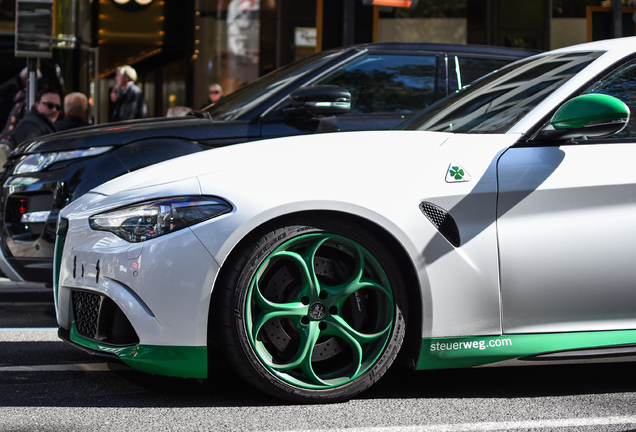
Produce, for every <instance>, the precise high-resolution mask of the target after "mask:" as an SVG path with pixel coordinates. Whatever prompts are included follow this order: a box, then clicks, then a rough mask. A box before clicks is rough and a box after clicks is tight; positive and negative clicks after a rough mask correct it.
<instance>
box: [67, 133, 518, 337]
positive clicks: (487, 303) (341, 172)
mask: <svg viewBox="0 0 636 432" xmlns="http://www.w3.org/2000/svg"><path fill="white" fill-rule="evenodd" d="M399 135H400V139H399V140H396V138H395V133H386V132H354V133H338V134H333V135H331V136H330V139H329V141H328V142H326V143H325V142H324V140H323V139H322V137H320V136H318V135H313V136H305V137H292V138H285V139H279V140H276V142H275V143H273V142H272V143H270V144H273V145H272V146H262V145H261V144H259V143H247V144H242V145H237V146H232V147H227V148H222V149H217V150H211V151H207V152H202V153H198V154H195V155H192V156H186V157H183V158H179V159H177V160H173V161H169V162H165V163H162V164H158V165H155V166H153V167H150V168H148V169H144V170H140V171H138V172H135V173H132V174H130V175H127V176H124V177H121V178H119V179H115V180H113V181H111V182H108V183H106V184H105V185H102V186H101V187H99V188H97V189H96V190H95V191H94V192H95V193H96V194H99V195H96V194H88V195H87V196H86V197H83V198H80V199H79V200H77V201H76V202H74V203H72V204H71V205H70V206H69V207H67V208H66V209H64V211H63V216H64V217H66V218H69V220H70V221H71V222H70V223H73V222H72V221H73V220H74V219H80V220H85V218H86V217H88V216H90V215H92V214H96V213H98V212H99V211H100V210H101V209H105V208H113V207H118V206H120V205H123V204H125V203H126V204H128V203H131V202H133V201H134V198H135V197H140V198H139V199H141V197H143V198H144V200H146V199H151V198H153V197H159V196H161V197H165V196H174V195H182V194H188V193H189V194H199V193H201V194H204V195H215V196H220V197H222V198H226V199H228V200H230V201H231V202H232V203H233V205H235V207H236V209H235V211H234V212H233V214H232V217H231V218H229V217H223V216H221V217H219V218H215V219H213V220H210V221H208V222H205V223H202V224H199V225H197V226H195V227H193V228H192V232H193V233H194V234H195V235H196V236H197V238H198V239H199V240H200V241H201V243H202V244H203V245H204V247H205V248H206V249H207V251H208V252H209V253H210V254H211V256H212V257H214V259H215V260H216V261H217V262H218V263H219V264H220V265H224V264H225V261H226V258H227V256H228V255H229V253H230V252H231V251H232V249H233V248H234V247H235V246H236V244H237V243H238V241H240V239H242V238H243V237H244V236H245V235H246V234H248V233H249V232H250V231H251V230H253V229H254V228H256V227H257V226H259V225H260V224H262V223H264V222H265V221H267V220H270V219H272V218H274V217H277V216H281V215H285V214H289V213H294V212H299V211H305V210H314V211H315V210H333V211H338V212H345V213H355V214H360V215H362V216H363V217H366V218H367V219H369V220H370V221H372V222H374V223H376V224H378V225H379V226H382V227H383V228H384V229H386V230H388V231H389V232H390V233H391V234H392V235H393V236H395V237H396V238H397V239H398V240H399V241H400V242H401V243H402V244H403V245H404V246H405V247H406V248H407V249H408V250H407V253H408V254H409V255H410V256H411V259H412V260H413V262H414V263H417V271H418V272H419V275H420V284H421V289H422V291H423V293H424V296H423V298H422V307H423V308H424V309H423V310H424V311H425V319H424V321H423V323H422V336H423V337H432V336H437V337H442V336H459V335H467V334H478V335H489V334H500V332H501V322H500V305H499V297H500V296H499V283H498V267H497V261H498V257H497V249H496V231H495V224H494V218H495V202H496V174H495V162H496V160H497V158H498V156H499V155H500V153H501V152H502V151H503V150H504V149H505V148H507V147H509V146H510V145H512V144H513V143H514V142H515V140H516V139H517V138H518V137H517V136H514V135H499V136H493V135H487V136H480V135H475V136H472V137H471V139H470V140H466V139H465V137H461V136H455V135H451V134H438V133H426V132H408V131H402V132H400V133H399ZM389 139H391V140H393V141H395V144H394V145H393V146H392V147H389V148H387V150H385V151H380V149H381V148H386V142H387V140H389ZM301 147H302V149H301ZM373 147H377V148H376V149H375V151H369V150H370V149H372V148H373ZM265 148H266V149H267V150H265ZM297 151H303V152H305V153H306V154H311V155H312V158H311V160H308V165H307V166H299V165H297V164H296V165H294V164H292V163H291V162H286V158H288V157H290V158H293V157H295V152H297ZM367 152H368V153H367ZM345 153H349V155H346V154H345ZM272 154H274V155H276V156H275V157H273V158H272V157H271V156H270V155H272ZM352 155H360V157H359V159H360V163H364V165H365V166H366V167H368V171H369V176H368V177H365V178H364V182H365V185H366V187H365V188H364V189H361V188H359V187H357V186H356V183H357V181H359V180H360V179H357V178H355V177H350V176H348V169H347V168H348V167H347V166H346V165H345V164H344V163H343V162H342V161H344V160H350V159H349V157H353V156H352ZM405 155H409V156H408V157H406V156H405ZM268 159H273V162H275V163H276V164H277V166H279V167H280V166H282V167H286V169H274V170H270V169H268V168H269V166H270V164H268V163H267V162H266V161H267V160H268ZM354 159H355V158H354ZM238 161H241V163H238ZM462 161H466V162H465V165H462V166H463V168H464V169H465V170H466V172H468V173H469V174H470V176H471V177H472V180H471V181H468V182H457V183H448V182H447V181H446V175H447V170H448V168H449V165H450V164H451V163H452V162H457V163H460V164H461V163H462ZM273 162H272V163H273ZM214 166H219V167H223V169H220V170H216V171H215V170H213V169H212V170H210V168H209V167H214ZM204 170H205V171H208V173H206V174H204V175H200V176H199V177H198V181H197V182H195V181H194V179H193V178H192V177H189V178H186V179H180V178H172V177H171V175H170V173H176V172H182V173H183V172H187V173H189V174H190V173H192V174H194V175H196V174H197V173H199V172H202V171H204ZM314 170H315V171H314ZM327 172H331V173H334V174H333V175H325V174H326V173H327ZM314 175H320V176H321V179H322V180H321V181H323V182H324V183H323V184H324V189H317V190H307V189H306V188H305V185H304V183H303V178H306V177H307V176H310V177H311V176H314ZM398 176H399V177H400V178H401V179H402V181H401V183H402V184H410V185H412V187H409V188H404V189H403V190H399V191H395V190H393V189H392V188H391V183H390V182H386V179H387V178H389V177H394V178H395V177H398ZM217 177H222V178H223V181H221V180H217ZM155 178H156V179H161V182H160V184H159V185H156V186H152V187H150V188H143V189H138V188H136V185H137V184H143V183H144V182H148V181H150V182H151V183H153V182H154V180H149V179H155ZM199 183H200V189H199ZM241 183H243V184H245V185H247V186H249V187H238V188H237V186H238V185H240V184H241ZM236 190H243V191H246V192H249V193H245V194H244V195H240V194H236V193H235V192H234V191H236ZM336 190H337V191H338V195H339V197H338V198H339V199H335V196H334V194H333V192H334V191H336ZM325 191H330V193H329V196H328V194H326V193H325ZM477 192H478V193H477ZM110 193H116V195H114V196H112V197H110V196H108V194H110ZM469 194H470V198H469V199H466V197H467V196H468V195H469ZM101 195H103V197H102V198H97V197H99V196H101ZM422 201H429V202H432V203H434V204H437V205H439V206H441V207H443V208H447V209H450V210H449V211H450V213H451V214H452V215H453V217H454V218H455V219H456V220H457V223H458V226H459V228H460V235H461V237H462V239H465V240H463V244H462V246H461V247H460V248H459V249H457V250H454V248H453V247H452V246H451V245H450V244H449V243H448V242H447V241H446V240H445V239H444V238H443V237H441V235H440V234H439V233H438V232H437V230H436V229H435V228H434V227H433V225H432V224H431V223H430V222H429V221H428V220H427V219H426V217H425V216H424V215H423V214H422V212H421V211H420V210H419V208H418V206H419V204H420V203H421V202H422ZM390 221H392V222H390ZM86 230H87V231H88V232H90V229H89V228H88V227H86ZM219 233H224V234H223V235H219ZM176 234H178V235H181V236H183V235H184V234H182V233H181V234H180V233H175V234H171V235H169V236H164V237H165V238H164V237H161V238H158V239H155V240H151V241H147V242H144V246H143V247H144V248H146V247H151V248H153V249H155V250H154V251H153V257H154V260H156V261H158V262H162V261H171V262H172V261H174V256H173V255H172V253H171V251H170V250H166V253H165V254H163V253H159V254H158V251H157V250H158V249H160V248H161V246H159V245H160V244H162V243H163V241H164V240H165V239H166V238H167V239H170V238H172V237H173V236H175V235H176ZM91 236H95V238H93V239H91V240H90V241H89V242H87V243H86V244H85V249H86V250H84V251H82V252H83V253H85V254H88V255H94V256H95V258H94V259H93V261H95V260H96V259H97V257H98V256H99V251H95V249H94V245H95V244H97V243H98V241H97V240H96V239H98V238H101V237H105V238H112V237H115V235H114V234H111V233H107V232H91ZM173 241H174V240H173ZM69 242H70V243H73V244H74V245H75V249H74V250H73V251H72V253H73V254H78V253H79V252H80V249H81V246H80V242H78V241H77V240H75V239H69ZM118 242H120V243H121V248H122V251H121V253H125V252H126V251H127V250H128V249H131V248H133V249H134V248H135V247H138V246H131V245H130V244H128V243H126V242H125V241H123V240H118ZM155 244H157V245H155ZM70 253H71V251H65V252H64V255H65V256H68V255H69V254H70ZM142 257H143V253H142ZM159 257H163V258H159ZM191 259H192V260H195V258H194V256H193V257H191ZM89 261H90V260H89ZM140 264H141V263H140ZM190 264H191V262H190V260H189V259H186V260H184V262H182V263H181V264H180V265H174V266H173V267H172V269H171V271H172V272H175V273H172V274H169V275H168V274H166V275H164V273H163V272H162V271H158V270H157V269H156V266H153V268H152V269H151V270H152V274H146V273H144V272H143V271H140V275H143V277H140V278H137V279H135V280H132V281H128V280H127V283H126V286H128V287H129V289H130V290H131V291H132V292H136V293H137V294H138V295H141V294H142V293H140V292H137V290H138V289H144V288H142V287H146V290H147V287H148V286H153V292H152V293H149V292H147V291H146V292H144V293H143V296H142V297H143V298H144V299H147V298H148V296H151V297H154V296H155V294H156V296H157V298H158V299H160V298H163V294H162V290H171V289H174V288H173V287H172V286H162V284H161V283H160V282H161V281H162V280H164V281H165V280H170V281H173V280H179V281H183V282H182V283H184V284H185V283H186V282H185V280H186V279H188V278H189V277H190V275H191V274H192V269H191V267H190ZM202 265H205V266H209V267H210V268H211V270H210V271H211V272H212V274H211V275H210V277H208V278H206V279H205V281H202V280H200V281H197V282H196V283H197V284H200V285H197V291H198V292H199V294H198V295H197V296H194V297H192V298H191V299H190V300H191V301H192V303H190V306H189V307H191V308H192V307H194V306H195V305H198V304H199V303H198V302H199V301H200V297H202V296H206V295H209V294H210V291H211V289H212V281H213V279H214V276H213V274H214V273H215V269H214V268H213V263H212V262H210V263H207V262H206V263H205V264H202ZM63 267H67V265H65V264H64V263H63ZM206 268H207V267H206ZM148 271H149V270H146V272H148ZM198 272H199V273H200V270H199V271H198ZM448 274H453V280H454V283H453V284H448V283H447V281H448ZM179 275H180V276H179ZM62 276H63V277H62V278H61V279H60V287H61V288H63V289H67V288H70V287H73V286H74V283H73V282H71V281H68V280H67V279H66V278H65V276H68V270H66V273H62ZM155 277H156V278H157V279H156V282H155V280H154V279H153V278H155ZM88 279H89V280H84V281H82V283H88V284H89V285H90V278H88ZM189 283H191V284H192V283H195V282H192V281H190V282H189ZM164 285H165V284H164ZM466 286H470V287H471V290H470V291H469V293H467V292H466V289H465V288H466ZM431 287H434V288H433V289H432V288H431ZM94 288H95V289H96V290H98V291H100V292H103V293H108V294H109V295H112V293H110V292H108V291H107V288H106V287H105V286H95V287H94ZM460 293H461V296H460V297H461V298H463V300H462V301H461V302H458V301H457V298H458V296H459V295H460ZM432 304H435V305H441V307H440V308H439V309H436V313H435V314H433V313H432V310H431V305H432ZM475 305H479V307H475ZM149 309H150V310H151V311H152V313H153V314H154V315H155V317H156V320H157V321H158V322H159V323H161V331H162V333H163V334H162V335H161V337H159V336H158V337H157V340H156V341H155V340H153V342H152V343H153V344H168V345H170V344H181V345H183V344H184V340H183V338H178V339H176V338H172V337H169V334H168V333H167V332H166V330H165V329H178V330H180V331H181V330H185V329H183V328H182V326H184V325H186V324H185V323H182V322H180V321H182V320H180V319H179V314H175V313H174V310H166V312H167V314H166V316H164V315H162V314H161V313H160V312H159V311H157V310H156V308H155V307H153V306H152V305H149ZM191 310H192V309H191ZM201 315H202V317H203V316H205V317H206V318H207V310H205V311H201ZM64 317H67V318H68V316H67V315H63V316H62V321H61V324H62V325H63V326H65V327H66V326H68V325H70V322H69V321H68V320H65V319H64ZM197 321H198V322H199V325H200V328H198V329H197V333H196V334H197V335H201V334H202V332H203V334H205V329H206V323H205V322H203V320H202V318H201V319H197ZM475 323H479V324H478V326H476V325H475ZM188 325H189V324H188ZM180 331H175V332H174V335H177V334H179V332H180ZM198 337H199V336H198ZM149 343H150V342H149Z"/></svg>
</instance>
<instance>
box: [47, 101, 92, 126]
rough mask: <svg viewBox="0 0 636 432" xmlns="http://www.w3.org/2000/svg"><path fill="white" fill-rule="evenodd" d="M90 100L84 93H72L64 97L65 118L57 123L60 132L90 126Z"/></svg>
mask: <svg viewBox="0 0 636 432" xmlns="http://www.w3.org/2000/svg"><path fill="white" fill-rule="evenodd" d="M87 113H88V98H87V97H86V95H85V94H84V93H80V92H72V93H69V94H67V95H66V96H64V118H62V119H59V120H58V121H56V122H55V129H57V130H58V131H63V130H68V129H75V128H78V127H82V126H88V121H86V116H87Z"/></svg>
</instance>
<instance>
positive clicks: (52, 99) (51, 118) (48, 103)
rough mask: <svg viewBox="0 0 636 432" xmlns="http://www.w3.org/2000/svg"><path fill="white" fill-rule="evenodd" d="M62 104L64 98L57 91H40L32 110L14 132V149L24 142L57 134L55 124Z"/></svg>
mask: <svg viewBox="0 0 636 432" xmlns="http://www.w3.org/2000/svg"><path fill="white" fill-rule="evenodd" d="M61 103H62V98H61V97H60V94H59V93H58V92H57V91H56V90H52V89H44V90H42V91H40V93H38V95H37V97H36V102H35V104H34V105H33V107H32V108H31V110H30V111H29V112H27V114H26V115H25V116H24V118H23V119H22V121H20V123H18V125H17V126H16V128H15V130H14V131H13V135H12V140H13V142H14V146H13V147H15V145H18V144H20V143H21V142H23V141H26V140H29V139H33V138H37V137H39V136H41V135H46V134H50V133H53V132H55V131H56V129H55V126H54V124H55V121H56V120H57V118H58V117H59V115H60V112H61V111H62V105H61Z"/></svg>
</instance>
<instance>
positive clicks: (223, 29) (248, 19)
mask: <svg viewBox="0 0 636 432" xmlns="http://www.w3.org/2000/svg"><path fill="white" fill-rule="evenodd" d="M260 12H261V5H260V0H207V1H206V0H198V2H197V10H196V12H195V17H196V19H195V41H194V43H195V51H194V55H193V57H192V60H193V66H194V86H195V97H194V105H195V107H199V106H202V105H205V103H206V98H207V93H208V88H209V86H210V84H213V83H218V84H220V85H221V87H222V88H223V92H224V94H228V93H231V92H233V91H234V90H236V89H238V88H240V87H242V86H243V85H245V84H247V83H249V82H251V81H253V80H255V79H256V78H258V76H259V51H260Z"/></svg>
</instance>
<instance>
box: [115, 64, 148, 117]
mask: <svg viewBox="0 0 636 432" xmlns="http://www.w3.org/2000/svg"><path fill="white" fill-rule="evenodd" d="M115 81H116V82H117V85H115V87H113V90H112V91H111V93H110V100H111V102H112V103H113V110H112V112H111V116H110V121H120V120H131V119H140V118H146V117H148V108H147V107H146V102H145V101H144V95H143V93H142V92H141V89H140V88H139V87H137V85H136V84H135V81H137V72H135V69H133V68H132V67H131V66H128V65H126V66H121V67H120V68H118V69H117V72H116V74H115Z"/></svg>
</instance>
